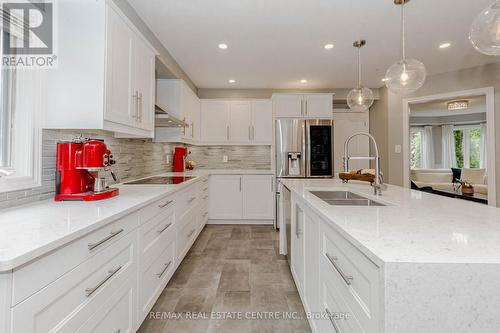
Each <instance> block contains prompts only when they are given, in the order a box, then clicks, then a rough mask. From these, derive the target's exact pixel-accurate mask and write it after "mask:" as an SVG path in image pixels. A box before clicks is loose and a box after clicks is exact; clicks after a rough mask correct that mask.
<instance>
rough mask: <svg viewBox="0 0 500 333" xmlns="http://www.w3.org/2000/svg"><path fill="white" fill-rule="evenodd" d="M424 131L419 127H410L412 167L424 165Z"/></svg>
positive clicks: (418, 167) (417, 167) (419, 167)
mask: <svg viewBox="0 0 500 333" xmlns="http://www.w3.org/2000/svg"><path fill="white" fill-rule="evenodd" d="M422 146H423V145H422V131H421V130H420V129H419V128H411V129H410V167H411V168H412V169H421V168H422V167H423V162H422V159H423V148H422Z"/></svg>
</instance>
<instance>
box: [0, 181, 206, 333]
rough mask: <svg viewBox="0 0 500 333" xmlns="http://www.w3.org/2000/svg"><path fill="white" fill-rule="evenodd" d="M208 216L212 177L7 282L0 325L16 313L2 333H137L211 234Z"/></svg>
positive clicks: (1, 278)
mask: <svg viewBox="0 0 500 333" xmlns="http://www.w3.org/2000/svg"><path fill="white" fill-rule="evenodd" d="M207 215H208V177H204V178H201V179H200V181H198V182H196V183H195V184H192V185H188V186H187V187H186V188H184V189H183V190H181V191H179V192H175V193H173V194H171V195H168V196H165V197H163V198H161V199H160V200H158V201H156V202H153V203H151V204H149V205H148V206H145V207H143V208H141V209H139V210H137V211H135V212H132V213H130V214H129V215H127V216H125V217H122V218H119V219H117V220H116V221H113V222H111V223H109V224H107V225H106V226H104V227H102V228H100V229H98V230H96V231H93V232H91V233H90V234H88V235H85V236H83V237H81V238H79V239H77V240H75V241H73V242H70V243H68V244H66V245H65V246H63V247H61V248H59V249H57V250H55V251H53V252H51V253H49V254H47V255H45V256H42V257H41V258H38V259H36V260H34V261H32V262H30V263H29V264H26V265H23V266H21V267H19V268H16V269H14V271H13V272H10V273H6V274H0V294H1V295H2V297H4V296H6V297H5V299H8V302H9V303H8V304H7V303H5V302H0V306H1V307H2V309H0V310H2V315H0V318H3V313H4V311H3V309H5V308H6V311H5V313H9V315H7V320H5V321H6V323H4V322H1V323H0V327H1V328H2V329H0V331H2V333H3V332H4V331H5V332H7V333H18V332H19V333H20V332H22V333H45V332H96V333H101V332H102V333H108V332H110V333H116V332H120V333H126V332H127V333H128V332H136V331H137V330H138V328H139V327H140V325H141V323H142V322H143V320H144V318H145V317H146V316H147V315H148V313H149V311H151V308H152V307H153V305H154V303H155V302H156V300H157V299H158V297H159V296H160V294H161V293H162V291H163V289H164V288H165V286H166V285H167V283H168V281H169V280H170V278H171V277H172V275H173V273H174V272H175V270H176V269H177V267H178V266H179V264H180V262H181V261H182V259H183V258H184V256H185V255H186V253H187V252H188V251H189V249H190V248H191V246H192V245H193V243H194V241H195V240H196V237H197V236H198V235H199V233H200V232H201V230H202V229H203V227H204V226H205V224H206V221H207V218H208V216H207ZM2 301H3V300H2ZM9 308H10V310H9ZM4 328H6V330H4Z"/></svg>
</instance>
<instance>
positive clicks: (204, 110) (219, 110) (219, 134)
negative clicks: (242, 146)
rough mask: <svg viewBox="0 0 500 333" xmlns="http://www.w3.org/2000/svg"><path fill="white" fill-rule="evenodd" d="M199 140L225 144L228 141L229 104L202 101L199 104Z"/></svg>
mask: <svg viewBox="0 0 500 333" xmlns="http://www.w3.org/2000/svg"><path fill="white" fill-rule="evenodd" d="M201 123H202V124H203V126H202V128H201V140H202V141H203V142H227V141H228V140H229V103H227V102H225V101H215V100H204V101H202V102H201Z"/></svg>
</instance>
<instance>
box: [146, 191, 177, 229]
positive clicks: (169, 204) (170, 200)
mask: <svg viewBox="0 0 500 333" xmlns="http://www.w3.org/2000/svg"><path fill="white" fill-rule="evenodd" d="M174 206H175V196H168V197H166V198H163V199H160V200H158V201H156V202H155V203H152V204H151V205H148V206H146V207H144V208H142V209H141V210H140V211H139V214H140V223H141V224H143V223H146V222H147V221H149V220H150V219H152V218H153V217H155V216H156V215H158V214H160V213H162V212H165V211H167V210H171V209H173V208H174Z"/></svg>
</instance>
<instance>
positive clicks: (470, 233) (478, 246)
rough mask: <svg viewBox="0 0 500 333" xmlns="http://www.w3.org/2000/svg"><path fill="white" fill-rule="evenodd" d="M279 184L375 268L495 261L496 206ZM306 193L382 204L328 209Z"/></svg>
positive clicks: (499, 226)
mask: <svg viewBox="0 0 500 333" xmlns="http://www.w3.org/2000/svg"><path fill="white" fill-rule="evenodd" d="M281 182H282V183H283V184H284V185H285V186H286V187H287V188H289V189H290V190H291V192H292V193H293V194H294V195H297V196H298V197H299V198H300V199H302V201H304V203H305V204H306V205H307V206H308V207H310V209H311V210H312V211H313V212H314V213H316V214H317V215H318V216H319V217H321V218H322V219H323V220H325V221H327V222H329V223H330V224H331V225H332V226H333V227H335V228H336V229H337V230H338V231H339V232H340V233H342V234H343V235H344V237H346V238H347V239H348V240H349V241H350V242H351V243H353V244H354V245H356V246H357V247H358V248H359V249H360V250H361V251H363V253H364V254H365V255H366V256H368V257H369V258H370V259H371V260H372V261H374V262H377V263H379V264H380V265H383V264H384V263H391V262H398V263H405V262H408V263H471V264H472V263H483V264H487V263H500V209H499V208H495V207H492V206H487V205H484V204H479V203H474V202H469V201H465V200H459V199H452V198H447V197H442V196H438V195H434V194H429V193H424V192H420V191H414V190H410V189H407V188H403V187H399V186H391V185H388V188H387V190H385V191H383V192H382V195H381V196H374V195H373V188H372V187H371V186H369V184H368V183H360V182H349V183H348V184H343V183H342V182H341V181H340V180H338V179H331V180H324V179H321V180H300V179H284V180H281ZM311 190H312V191H314V190H350V191H353V192H355V193H358V194H361V195H363V196H366V197H369V198H370V199H373V200H375V201H379V202H381V203H384V204H386V205H387V206H381V207H377V206H372V207H360V206H332V205H329V204H327V203H326V202H324V201H323V200H321V199H320V198H318V197H316V196H315V195H313V194H312V193H310V191H311Z"/></svg>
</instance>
